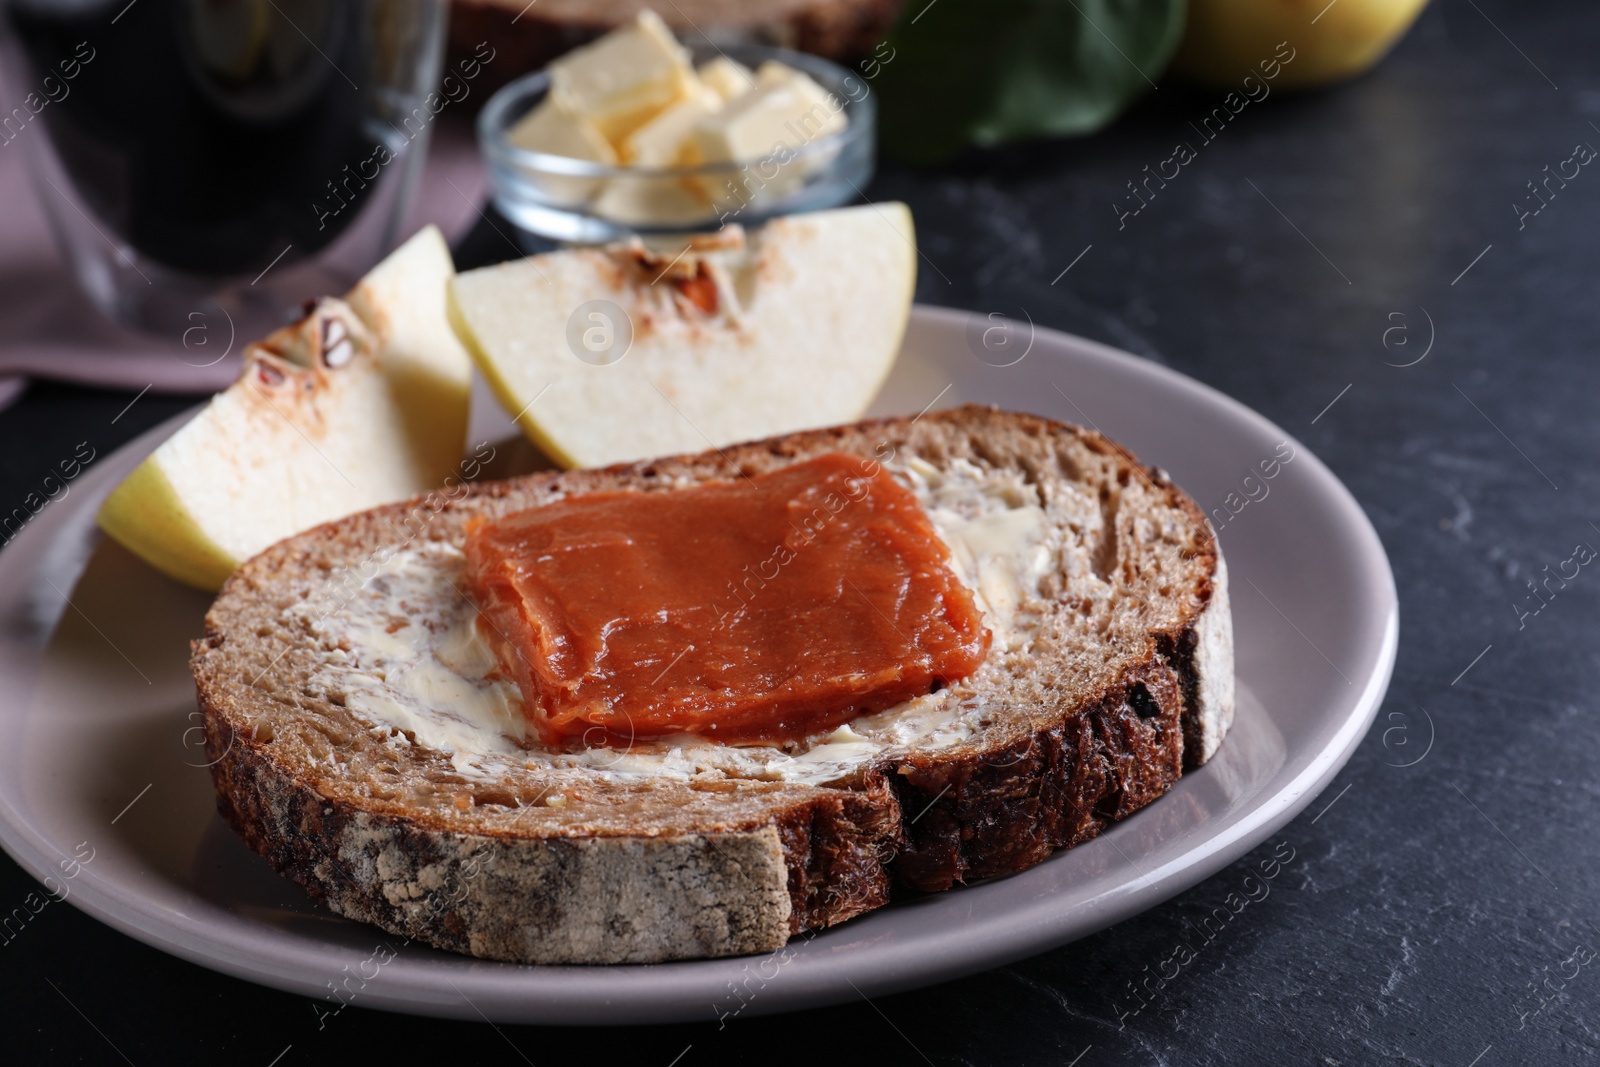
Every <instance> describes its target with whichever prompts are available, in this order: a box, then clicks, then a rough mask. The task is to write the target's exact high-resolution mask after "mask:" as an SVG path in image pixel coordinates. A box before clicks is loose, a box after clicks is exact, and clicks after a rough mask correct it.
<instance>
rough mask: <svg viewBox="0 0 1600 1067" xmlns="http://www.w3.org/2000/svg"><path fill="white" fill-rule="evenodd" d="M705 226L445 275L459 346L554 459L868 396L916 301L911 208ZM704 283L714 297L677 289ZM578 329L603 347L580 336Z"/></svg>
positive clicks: (766, 421) (694, 445)
mask: <svg viewBox="0 0 1600 1067" xmlns="http://www.w3.org/2000/svg"><path fill="white" fill-rule="evenodd" d="M702 240H703V241H709V242H711V243H712V244H715V243H716V242H718V241H720V242H721V247H712V246H711V245H710V244H702V245H700V246H692V247H690V248H688V249H687V250H685V249H684V248H683V246H682V245H681V244H680V245H679V249H678V250H679V251H680V252H682V255H675V254H674V252H673V250H672V249H670V248H662V249H658V250H655V251H652V252H646V251H645V250H644V249H642V248H639V247H637V246H634V247H629V246H610V247H608V248H603V249H579V250H568V251H562V252H555V253H549V254H546V255H542V256H535V257H533V258H531V259H526V260H521V261H518V262H513V263H504V264H500V265H499V266H494V267H486V268H484V269H482V270H475V271H469V272H467V273H465V274H462V275H459V276H458V277H457V278H456V279H455V281H454V282H453V283H452V284H451V287H450V290H451V296H452V308H451V311H452V321H453V322H454V324H455V326H456V329H457V331H458V333H459V334H460V336H461V339H462V341H463V343H464V344H465V345H466V347H467V350H468V351H469V352H470V353H471V354H472V356H473V358H474V360H476V361H477V363H478V365H479V368H480V369H481V370H482V371H483V374H484V376H485V378H487V379H488V381H489V383H490V385H491V386H492V387H493V388H494V390H495V392H496V395H497V396H498V397H499V399H500V401H501V403H502V404H503V405H504V406H505V408H506V409H507V411H508V412H510V413H512V415H513V417H515V418H516V421H517V423H518V425H519V426H520V427H521V429H522V430H523V432H524V433H526V434H527V435H528V437H529V439H530V440H532V441H533V442H534V443H535V444H536V445H538V446H539V447H540V448H541V449H543V450H544V451H545V452H546V453H547V454H549V455H550V457H551V458H552V459H554V460H556V461H557V462H559V463H561V464H563V465H566V466H585V467H592V466H604V465H607V464H611V463H619V462H625V461H631V460H639V459H646V458H651V457H655V456H661V455H671V454H676V453H682V452H698V451H702V450H704V449H705V448H706V447H707V446H708V445H711V446H716V447H720V446H722V445H726V444H731V443H733V442H736V441H744V440H751V439H754V438H759V437H766V436H770V435H775V434H782V433H787V432H790V431H792V430H798V429H802V428H807V427H815V426H824V425H832V424H835V423H843V422H851V421H854V420H856V419H858V418H860V417H861V415H862V414H863V413H864V412H865V410H866V408H867V405H868V404H869V403H870V402H871V401H872V398H873V397H874V396H875V395H876V393H877V391H878V389H879V387H880V386H881V385H882V384H883V380H884V379H885V378H886V377H887V375H888V372H889V368H890V366H891V365H892V364H893V362H894V359H895V356H896V355H897V354H898V352H899V348H900V341H901V338H902V336H903V334H904V330H905V324H906V320H907V317H908V316H909V314H910V308H911V299H912V293H913V289H914V286H915V281H916V246H915V235H914V232H913V228H912V222H911V213H910V212H909V211H908V210H907V209H906V207H905V206H904V205H903V204H894V203H888V204H871V205H866V206H863V207H855V208H843V209H839V210H835V211H819V212H814V213H811V214H806V215H794V216H788V217H785V218H780V219H776V220H774V221H772V222H770V223H768V224H767V225H766V226H765V227H763V228H762V229H761V230H759V231H754V232H753V233H752V234H750V235H749V237H748V238H745V237H744V236H743V235H742V233H741V232H740V231H738V230H737V228H735V227H729V228H728V229H727V230H725V231H723V236H722V237H713V238H709V239H702ZM685 279H689V281H685ZM695 279H699V280H695ZM712 284H714V285H715V291H716V296H715V298H714V300H713V301H712V303H713V304H714V310H713V311H710V312H708V311H706V310H705V309H704V308H702V307H700V306H698V305H696V304H695V303H694V302H693V300H691V299H688V298H686V297H685V292H687V291H689V289H690V288H691V287H692V286H693V285H702V286H703V285H712ZM596 309H598V310H596ZM612 309H615V310H612ZM595 315H599V316H600V318H598V319H596V318H594V317H593V316H595ZM629 333H631V335H632V336H631V341H630V340H629V339H628V337H627V335H628V334H629ZM590 337H597V338H599V339H600V348H598V349H596V350H595V351H593V352H589V351H583V346H584V345H586V344H587V343H588V341H587V339H588V338H590ZM606 345H610V346H612V347H611V348H609V349H607V348H606V347H605V346H606Z"/></svg>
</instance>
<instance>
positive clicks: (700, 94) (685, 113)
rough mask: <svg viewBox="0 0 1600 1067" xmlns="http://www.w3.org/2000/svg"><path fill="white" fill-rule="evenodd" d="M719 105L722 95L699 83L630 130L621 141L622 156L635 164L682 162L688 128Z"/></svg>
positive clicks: (687, 139) (646, 165) (674, 164)
mask: <svg viewBox="0 0 1600 1067" xmlns="http://www.w3.org/2000/svg"><path fill="white" fill-rule="evenodd" d="M721 108H722V97H720V96H718V95H717V93H716V92H715V91H714V90H712V89H709V88H707V87H705V86H704V85H701V84H699V83H698V82H696V83H694V84H693V85H691V86H690V90H689V95H688V96H685V97H684V98H683V99H682V100H679V101H678V102H677V103H675V104H670V105H668V106H667V108H666V109H665V110H664V111H662V112H661V113H660V114H659V115H656V116H655V117H654V118H652V119H650V120H649V121H648V122H646V123H645V124H644V125H643V126H640V127H639V128H638V129H636V130H634V131H633V132H632V133H630V134H629V135H628V136H627V137H626V138H625V139H624V140H623V142H622V158H623V160H624V161H625V162H627V163H629V164H631V165H633V166H636V167H672V166H676V165H677V164H679V163H681V162H683V157H684V150H685V149H686V148H687V147H688V142H689V131H690V130H692V129H693V128H694V126H695V124H696V123H698V122H699V121H700V120H701V119H703V118H705V117H707V116H708V115H712V114H715V113H716V112H717V111H718V110H720V109H721Z"/></svg>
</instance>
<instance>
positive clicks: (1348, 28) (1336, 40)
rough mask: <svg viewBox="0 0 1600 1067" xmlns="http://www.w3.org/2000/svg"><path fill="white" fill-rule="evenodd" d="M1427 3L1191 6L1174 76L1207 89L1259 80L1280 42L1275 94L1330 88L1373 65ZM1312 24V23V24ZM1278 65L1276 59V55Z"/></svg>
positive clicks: (1292, 0) (1232, 0) (1213, 2)
mask: <svg viewBox="0 0 1600 1067" xmlns="http://www.w3.org/2000/svg"><path fill="white" fill-rule="evenodd" d="M1426 5H1427V0H1336V2H1335V3H1333V4H1331V5H1330V4H1329V3H1328V0H1191V2H1190V4H1189V14H1188V24H1187V27H1186V29H1185V30H1184V37H1183V43H1182V44H1181V45H1180V46H1179V48H1178V54H1177V55H1176V56H1175V57H1174V58H1173V61H1172V69H1173V70H1174V71H1175V72H1177V73H1179V74H1182V75H1184V76H1185V77H1188V78H1191V79H1194V80H1196V81H1201V82H1205V83H1207V84H1210V85H1216V86H1219V87H1222V86H1229V87H1233V86H1238V85H1239V84H1240V83H1241V82H1242V81H1243V79H1244V78H1245V77H1246V76H1248V75H1254V76H1255V77H1256V78H1258V79H1259V78H1261V77H1262V69H1261V66H1260V65H1261V63H1262V62H1264V61H1267V62H1270V61H1272V60H1274V58H1275V55H1276V50H1277V48H1278V46H1279V44H1280V43H1283V42H1286V43H1287V44H1288V47H1289V49H1291V50H1292V53H1293V56H1294V58H1293V59H1292V60H1290V61H1289V62H1287V63H1282V64H1281V66H1280V69H1279V71H1278V73H1277V76H1276V78H1274V79H1273V80H1272V81H1271V83H1270V84H1271V85H1272V86H1273V87H1275V88H1292V87H1310V86H1317V85H1328V84H1331V83H1334V82H1339V81H1344V80H1345V79H1347V78H1353V77H1355V76H1356V75H1358V74H1361V73H1363V72H1365V71H1366V70H1368V69H1369V68H1371V67H1372V66H1373V65H1375V64H1376V63H1377V62H1378V60H1380V59H1382V58H1383V57H1384V56H1385V55H1386V54H1387V53H1388V51H1389V49H1390V48H1392V47H1394V45H1395V43H1396V42H1397V41H1398V40H1399V39H1400V37H1401V36H1402V35H1403V34H1404V33H1405V32H1406V30H1407V29H1408V28H1410V26H1411V24H1412V23H1413V22H1414V21H1416V18H1417V15H1418V14H1419V13H1421V11H1422V9H1423V8H1424V7H1425V6H1426ZM1313 20H1315V21H1313ZM1277 58H1278V59H1280V60H1281V58H1282V57H1281V55H1277Z"/></svg>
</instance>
